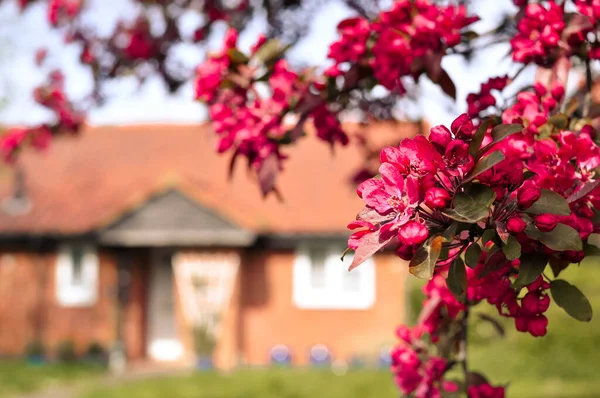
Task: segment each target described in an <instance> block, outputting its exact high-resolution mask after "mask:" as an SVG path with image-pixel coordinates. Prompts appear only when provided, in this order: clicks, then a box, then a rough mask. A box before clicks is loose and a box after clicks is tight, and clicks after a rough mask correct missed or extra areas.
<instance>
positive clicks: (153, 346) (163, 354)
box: [148, 250, 183, 361]
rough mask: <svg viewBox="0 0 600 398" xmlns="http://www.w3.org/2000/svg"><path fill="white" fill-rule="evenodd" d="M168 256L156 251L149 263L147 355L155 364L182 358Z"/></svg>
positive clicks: (164, 252)
mask: <svg viewBox="0 0 600 398" xmlns="http://www.w3.org/2000/svg"><path fill="white" fill-rule="evenodd" d="M173 286H174V281H173V266H172V264H171V252H167V251H161V250H156V251H154V252H153V253H152V255H151V259H150V289H149V297H148V355H149V356H150V358H151V359H154V360H156V361H175V360H178V359H181V358H182V357H183V345H182V344H181V341H180V340H179V338H178V337H177V327H176V324H175V294H174V293H175V292H174V288H173Z"/></svg>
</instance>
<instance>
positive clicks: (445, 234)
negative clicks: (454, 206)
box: [442, 222, 458, 242]
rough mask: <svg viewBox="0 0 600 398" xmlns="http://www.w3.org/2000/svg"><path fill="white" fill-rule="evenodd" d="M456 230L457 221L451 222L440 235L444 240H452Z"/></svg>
mask: <svg viewBox="0 0 600 398" xmlns="http://www.w3.org/2000/svg"><path fill="white" fill-rule="evenodd" d="M457 230H458V223H457V222H453V223H452V224H450V226H449V227H448V228H446V230H445V231H444V232H443V233H442V237H443V238H444V240H445V241H446V242H452V239H454V237H455V236H456V232H457Z"/></svg>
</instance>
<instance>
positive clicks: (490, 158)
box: [465, 151, 504, 183]
mask: <svg viewBox="0 0 600 398" xmlns="http://www.w3.org/2000/svg"><path fill="white" fill-rule="evenodd" d="M503 160H504V154H503V153H502V152H500V151H494V152H492V153H490V154H489V155H487V156H485V157H483V158H481V159H479V161H478V162H477V163H476V164H475V167H473V170H471V173H469V176H468V177H467V178H466V179H465V183H467V182H470V181H473V180H474V179H475V178H476V177H477V176H478V175H480V174H481V173H483V172H484V171H486V170H489V169H491V168H492V167H494V166H495V165H497V164H498V163H500V162H501V161H503Z"/></svg>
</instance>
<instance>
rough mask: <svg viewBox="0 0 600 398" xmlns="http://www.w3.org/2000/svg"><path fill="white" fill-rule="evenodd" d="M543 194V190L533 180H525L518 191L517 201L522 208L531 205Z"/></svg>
mask: <svg viewBox="0 0 600 398" xmlns="http://www.w3.org/2000/svg"><path fill="white" fill-rule="evenodd" d="M540 196H542V190H541V189H540V188H538V187H536V186H535V185H533V183H531V181H525V183H523V185H522V186H521V188H519V190H518V191H517V203H518V205H519V207H521V208H522V209H527V208H529V207H531V205H532V204H534V203H535V202H536V201H537V200H538V199H539V198H540Z"/></svg>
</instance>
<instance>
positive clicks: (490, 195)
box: [443, 184, 496, 223]
mask: <svg viewBox="0 0 600 398" xmlns="http://www.w3.org/2000/svg"><path fill="white" fill-rule="evenodd" d="M495 199H496V193H495V192H494V191H492V189H491V188H490V187H488V186H487V185H483V184H469V185H467V186H466V187H465V190H464V191H463V192H459V193H457V194H456V195H454V200H453V204H454V207H453V208H450V209H445V210H444V211H443V213H444V214H445V215H446V216H448V217H450V218H451V219H453V220H456V221H459V222H466V223H475V222H478V221H481V220H483V219H484V218H486V217H487V216H488V215H489V213H490V206H491V205H492V203H494V200H495Z"/></svg>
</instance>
